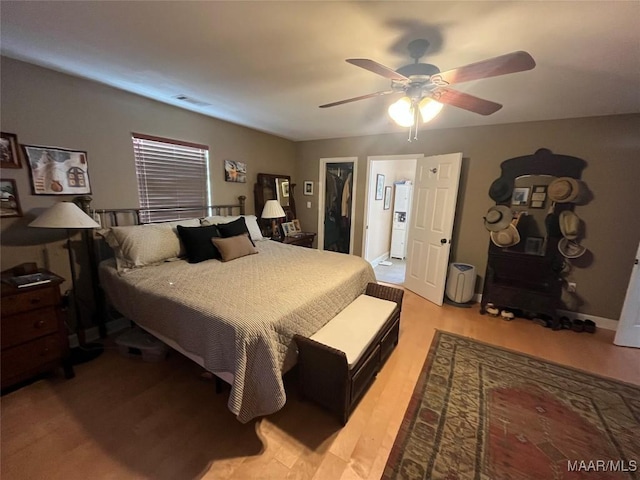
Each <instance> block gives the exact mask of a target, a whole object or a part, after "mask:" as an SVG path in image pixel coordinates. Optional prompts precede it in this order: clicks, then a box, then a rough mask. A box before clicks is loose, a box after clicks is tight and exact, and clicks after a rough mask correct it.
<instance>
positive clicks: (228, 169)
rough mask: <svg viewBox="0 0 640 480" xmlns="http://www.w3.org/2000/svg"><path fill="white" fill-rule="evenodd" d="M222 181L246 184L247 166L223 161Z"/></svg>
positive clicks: (236, 162) (231, 161)
mask: <svg viewBox="0 0 640 480" xmlns="http://www.w3.org/2000/svg"><path fill="white" fill-rule="evenodd" d="M224 181H225V182H237V183H246V182H247V164H246V163H243V162H238V161H236V160H225V161H224Z"/></svg>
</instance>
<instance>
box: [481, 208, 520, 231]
mask: <svg viewBox="0 0 640 480" xmlns="http://www.w3.org/2000/svg"><path fill="white" fill-rule="evenodd" d="M512 219H513V212H512V211H511V209H510V208H509V207H507V206H506V205H495V206H493V207H491V208H490V209H489V210H487V215H486V216H485V217H484V228H486V229H487V230H489V231H490V232H497V231H498V230H504V229H505V228H507V226H508V225H509V224H510V223H511V220H512Z"/></svg>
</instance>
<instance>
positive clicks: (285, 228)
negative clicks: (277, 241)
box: [281, 222, 291, 237]
mask: <svg viewBox="0 0 640 480" xmlns="http://www.w3.org/2000/svg"><path fill="white" fill-rule="evenodd" d="M281 226H282V233H284V236H285V237H288V236H289V235H291V224H290V223H289V222H283V223H282V225H281Z"/></svg>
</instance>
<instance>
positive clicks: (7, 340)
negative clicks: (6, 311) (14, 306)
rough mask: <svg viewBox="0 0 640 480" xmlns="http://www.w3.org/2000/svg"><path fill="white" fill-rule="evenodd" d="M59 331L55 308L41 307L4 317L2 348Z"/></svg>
mask: <svg viewBox="0 0 640 480" xmlns="http://www.w3.org/2000/svg"><path fill="white" fill-rule="evenodd" d="M57 331H58V314H57V311H56V309H55V308H40V309H38V310H33V311H31V312H25V313H19V314H17V315H12V316H10V317H5V316H3V317H2V348H6V347H11V346H13V345H19V344H21V343H25V342H28V341H30V340H33V339H34V338H38V337H44V336H45V335H49V334H51V333H55V332H57Z"/></svg>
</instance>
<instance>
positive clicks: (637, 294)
mask: <svg viewBox="0 0 640 480" xmlns="http://www.w3.org/2000/svg"><path fill="white" fill-rule="evenodd" d="M639 259H640V245H638V252H637V253H636V259H635V263H634V265H633V269H632V270H631V279H630V280H629V287H628V288H627V296H626V297H625V299H624V305H623V306H622V313H621V314H620V322H619V323H618V330H617V332H616V338H615V339H614V340H613V343H615V344H616V345H621V346H623V347H637V348H640V266H638V261H640V260H639Z"/></svg>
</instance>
